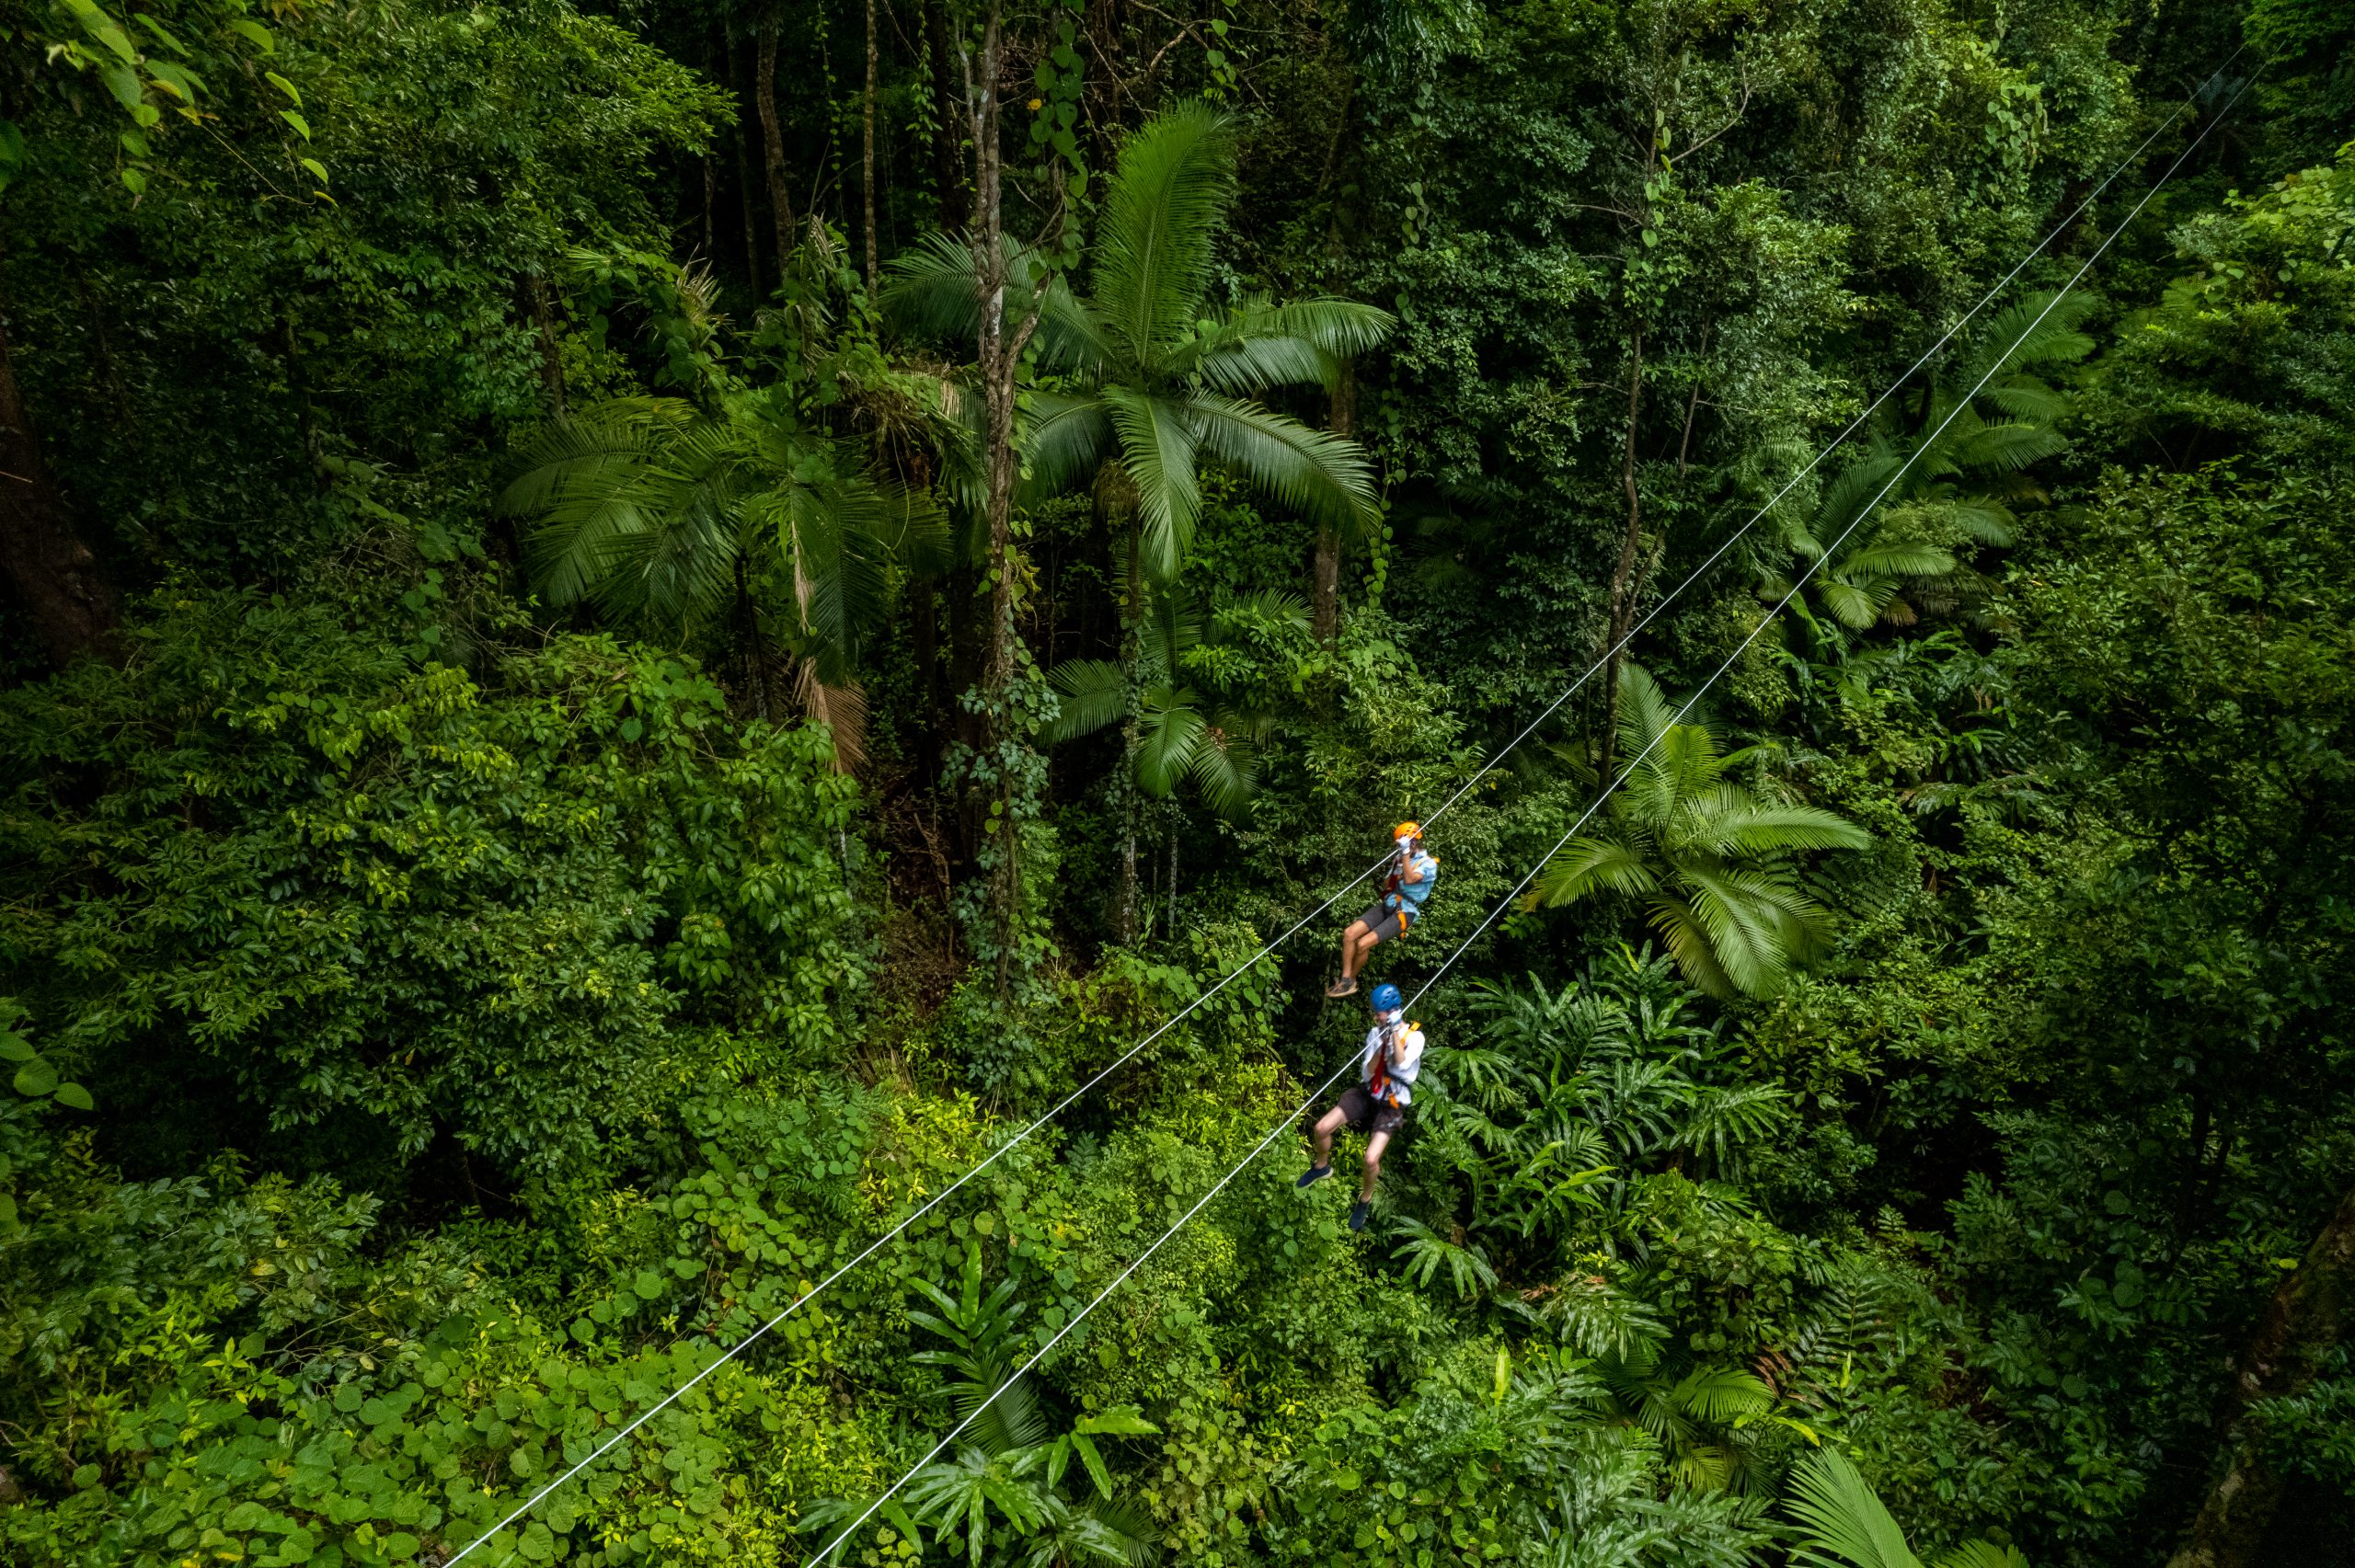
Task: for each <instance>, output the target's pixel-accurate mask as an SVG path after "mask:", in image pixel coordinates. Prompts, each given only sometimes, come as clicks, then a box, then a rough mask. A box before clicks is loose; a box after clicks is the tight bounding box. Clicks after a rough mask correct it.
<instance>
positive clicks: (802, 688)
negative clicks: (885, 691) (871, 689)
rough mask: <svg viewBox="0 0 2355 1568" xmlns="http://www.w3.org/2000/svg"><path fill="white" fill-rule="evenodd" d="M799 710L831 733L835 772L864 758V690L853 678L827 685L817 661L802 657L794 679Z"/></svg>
mask: <svg viewBox="0 0 2355 1568" xmlns="http://www.w3.org/2000/svg"><path fill="white" fill-rule="evenodd" d="M794 697H795V699H796V700H797V701H798V702H799V703H800V704H801V711H802V712H803V713H805V714H808V715H810V718H811V719H812V720H813V721H815V722H816V723H819V724H822V725H824V726H825V727H826V728H827V730H828V732H829V733H830V734H831V735H832V736H833V743H834V772H836V773H856V772H857V771H858V765H859V764H860V763H861V762H864V761H867V690H866V688H865V687H863V686H861V685H860V684H859V683H858V682H857V681H843V682H841V683H840V684H838V685H831V686H830V685H828V684H827V683H826V682H825V681H821V680H820V679H818V661H817V660H816V659H814V658H805V659H803V660H802V661H801V670H800V673H799V675H798V677H797V678H796V680H795V682H794Z"/></svg>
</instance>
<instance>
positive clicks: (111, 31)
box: [65, 0, 139, 65]
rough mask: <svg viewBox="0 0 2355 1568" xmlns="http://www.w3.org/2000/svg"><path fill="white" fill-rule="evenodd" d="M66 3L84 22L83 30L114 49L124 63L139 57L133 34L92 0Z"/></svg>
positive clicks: (76, 18)
mask: <svg viewBox="0 0 2355 1568" xmlns="http://www.w3.org/2000/svg"><path fill="white" fill-rule="evenodd" d="M65 4H66V8H67V9H68V10H70V11H72V12H73V13H74V17H75V20H76V21H78V22H80V23H81V24H82V30H83V31H84V32H86V33H88V34H89V35H90V36H91V37H92V38H94V39H97V40H98V41H99V42H100V43H102V44H104V45H106V46H107V47H108V48H109V49H110V50H112V51H114V52H115V53H116V54H117V55H118V56H119V57H121V60H122V63H124V64H126V65H128V64H130V63H132V61H134V60H136V59H138V58H139V52H138V51H137V50H135V49H133V48H132V46H131V36H130V35H129V34H128V33H126V32H124V31H123V30H122V28H121V24H119V23H118V22H116V20H115V19H114V18H113V17H109V16H108V15H107V14H106V12H105V11H103V10H101V9H99V7H98V6H96V5H93V4H92V3H91V0H65Z"/></svg>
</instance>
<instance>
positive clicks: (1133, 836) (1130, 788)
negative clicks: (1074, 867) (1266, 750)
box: [1112, 475, 1144, 947]
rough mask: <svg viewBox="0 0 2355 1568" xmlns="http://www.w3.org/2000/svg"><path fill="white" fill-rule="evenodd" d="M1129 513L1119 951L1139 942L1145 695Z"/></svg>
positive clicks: (1140, 570)
mask: <svg viewBox="0 0 2355 1568" xmlns="http://www.w3.org/2000/svg"><path fill="white" fill-rule="evenodd" d="M1123 477H1124V478H1125V477H1126V475H1123ZM1127 511H1128V529H1127V532H1128V536H1129V578H1128V584H1127V587H1128V595H1127V598H1128V602H1127V603H1125V604H1123V605H1122V606H1121V607H1120V616H1121V624H1120V690H1121V694H1122V700H1123V703H1124V704H1125V707H1126V711H1125V712H1124V713H1123V714H1122V715H1120V904H1119V906H1118V907H1117V908H1115V909H1114V910H1113V911H1112V936H1113V940H1114V941H1116V942H1118V943H1120V945H1122V946H1123V947H1126V946H1129V945H1131V944H1133V943H1134V942H1135V941H1136V939H1137V793H1138V792H1137V747H1138V745H1139V744H1140V741H1141V739H1142V734H1141V731H1142V729H1143V721H1144V692H1143V687H1142V686H1141V684H1140V683H1139V681H1138V680H1137V664H1138V662H1139V658H1140V656H1141V652H1142V650H1141V647H1140V646H1139V645H1140V643H1141V642H1142V640H1143V625H1144V528H1143V520H1142V519H1141V517H1140V516H1139V515H1138V511H1137V509H1136V507H1135V506H1134V505H1133V504H1132V505H1131V506H1130V507H1129V508H1128V509H1127Z"/></svg>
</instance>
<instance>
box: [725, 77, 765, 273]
mask: <svg viewBox="0 0 2355 1568" xmlns="http://www.w3.org/2000/svg"><path fill="white" fill-rule="evenodd" d="M728 75H729V80H731V81H733V82H734V83H735V84H736V103H737V113H736V189H737V194H738V196H739V197H740V198H741V200H740V202H739V205H740V206H741V207H742V208H743V210H744V281H745V282H746V283H748V284H750V285H751V286H752V292H753V294H754V295H756V296H757V295H758V294H759V293H760V292H761V219H760V195H759V191H760V186H759V185H758V184H757V183H756V182H755V181H754V180H753V178H752V122H751V121H750V120H748V119H747V118H746V117H745V115H744V112H743V103H744V99H745V97H746V93H745V87H746V86H747V84H746V82H745V80H744V52H743V51H742V50H741V49H739V48H737V47H736V39H735V37H734V35H732V34H731V35H730V36H729V40H728Z"/></svg>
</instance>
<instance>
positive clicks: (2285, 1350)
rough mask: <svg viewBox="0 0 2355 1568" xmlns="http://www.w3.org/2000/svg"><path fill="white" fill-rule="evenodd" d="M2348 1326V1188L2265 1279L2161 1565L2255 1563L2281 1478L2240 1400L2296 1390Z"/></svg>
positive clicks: (2352, 1264)
mask: <svg viewBox="0 0 2355 1568" xmlns="http://www.w3.org/2000/svg"><path fill="white" fill-rule="evenodd" d="M2350 1328H2355V1188H2350V1189H2349V1191H2348V1192H2347V1194H2346V1195H2345V1196H2342V1197H2341V1198H2340V1199H2339V1200H2338V1211H2337V1212H2336V1213H2334V1214H2333V1215H2332V1216H2331V1217H2330V1219H2329V1222H2328V1223H2326V1225H2324V1226H2323V1228H2322V1233H2321V1234H2320V1235H2318V1236H2316V1237H2315V1242H2314V1245H2313V1246H2312V1247H2310V1248H2309V1249H2307V1252H2306V1255H2305V1259H2304V1261H2303V1262H2302V1263H2300V1264H2299V1265H2298V1268H2297V1272H2295V1273H2294V1274H2292V1275H2291V1276H2289V1277H2288V1278H2286V1279H2284V1280H2282V1281H2281V1283H2280V1285H2279V1286H2277V1287H2275V1288H2274V1291H2273V1300H2272V1302H2271V1304H2270V1305H2269V1306H2268V1307H2267V1309H2266V1312H2265V1317H2264V1320H2263V1321H2262V1322H2259V1323H2258V1325H2257V1333H2256V1336H2255V1337H2254V1338H2252V1339H2251V1340H2250V1341H2249V1345H2248V1350H2247V1352H2246V1355H2244V1356H2242V1358H2241V1365H2240V1370H2239V1372H2238V1374H2237V1375H2236V1376H2235V1377H2234V1379H2233V1384H2232V1387H2231V1388H2230V1389H2229V1390H2228V1391H2226V1393H2225V1396H2224V1400H2223V1409H2222V1410H2221V1411H2220V1412H2219V1413H2218V1421H2217V1425H2218V1426H2219V1427H2220V1428H2222V1431H2223V1468H2222V1471H2221V1472H2220V1473H2219V1474H2218V1476H2217V1478H2216V1482H2215V1484H2214V1485H2213V1486H2211V1488H2210V1489H2209V1492H2208V1495H2207V1497H2206V1499H2205V1500H2204V1501H2203V1502H2202V1503H2201V1504H2200V1513H2199V1516H2198V1517H2196V1518H2195V1519H2193V1521H2192V1524H2191V1531H2190V1533H2189V1535H2188V1536H2187V1537H2186V1538H2185V1539H2184V1543H2183V1547H2182V1549H2181V1550H2180V1551H2177V1553H2176V1554H2175V1556H2174V1557H2173V1558H2171V1559H2169V1560H2168V1563H2167V1568H2259V1564H2260V1563H2261V1562H2263V1558H2262V1556H2261V1553H2262V1552H2263V1551H2264V1547H2265V1535H2266V1531H2267V1529H2268V1528H2270V1527H2271V1525H2272V1523H2273V1516H2274V1514H2275V1513H2276V1511H2277V1510H2279V1508H2280V1505H2281V1495H2282V1491H2283V1480H2282V1477H2281V1475H2280V1472H2279V1471H2276V1470H2274V1468H2273V1467H2272V1465H2271V1463H2270V1462H2269V1459H2268V1458H2267V1456H2266V1452H2265V1448H2264V1445H2263V1443H2262V1442H2261V1441H2260V1440H2259V1438H2258V1436H2257V1434H2255V1433H2253V1432H2251V1431H2249V1430H2248V1428H2247V1425H2246V1416H2247V1414H2248V1410H2249V1407H2250V1406H2251V1405H2253V1404H2255V1403H2257V1402H2258V1401H2260V1400H2269V1399H2281V1398H2286V1397H2290V1396H2293V1395H2296V1394H2298V1393H2301V1392H2303V1391H2304V1390H2305V1389H2306V1388H2307V1387H2308V1386H2309V1385H2311V1384H2312V1383H2313V1382H2314V1380H2315V1377H2316V1376H2317V1375H2318V1374H2319V1373H2320V1372H2321V1370H2322V1368H2323V1367H2324V1366H2325V1364H2326V1362H2327V1360H2328V1359H2329V1356H2330V1353H2331V1352H2332V1350H2333V1349H2335V1348H2336V1347H2337V1346H2338V1343H2339V1341H2340V1339H2341V1338H2342V1337H2343V1336H2344V1335H2345V1334H2346V1333H2347V1332H2348V1331H2349V1329H2350Z"/></svg>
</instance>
